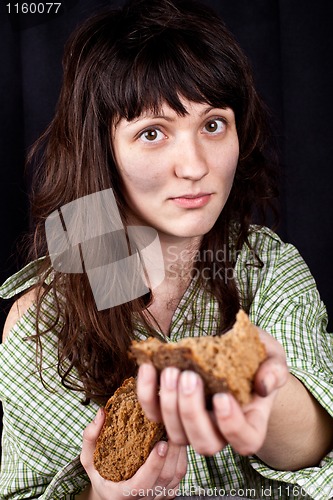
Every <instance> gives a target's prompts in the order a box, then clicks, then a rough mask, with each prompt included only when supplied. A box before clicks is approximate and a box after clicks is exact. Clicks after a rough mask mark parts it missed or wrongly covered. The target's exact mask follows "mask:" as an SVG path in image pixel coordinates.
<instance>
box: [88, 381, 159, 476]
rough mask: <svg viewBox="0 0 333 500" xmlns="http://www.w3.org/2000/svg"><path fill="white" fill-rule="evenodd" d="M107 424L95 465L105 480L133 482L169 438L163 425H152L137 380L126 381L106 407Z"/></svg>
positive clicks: (96, 453)
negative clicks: (155, 451) (137, 386)
mask: <svg viewBox="0 0 333 500" xmlns="http://www.w3.org/2000/svg"><path fill="white" fill-rule="evenodd" d="M105 413H106V416H105V422H104V426H103V428H102V430H101V433H100V435H99V437H98V440H97V443H96V449H95V453H94V465H95V467H96V469H97V470H98V472H99V474H100V475H101V476H102V477H103V478H104V479H109V480H110V481H116V482H118V481H123V480H126V479H129V478H131V477H132V476H133V475H134V474H135V473H136V471H137V470H138V468H139V467H140V466H141V465H142V464H143V463H144V462H145V461H146V459H147V457H148V455H149V453H150V452H151V450H152V448H153V446H154V445H155V443H157V441H159V440H160V439H162V438H163V437H164V435H165V429H164V426H163V424H160V423H156V422H150V421H149V420H148V419H147V417H146V416H145V415H144V413H143V410H142V408H141V405H140V403H139V401H138V399H137V395H136V388H135V379H134V378H133V377H131V378H128V379H126V380H125V381H124V383H123V384H122V386H121V387H119V389H117V390H116V392H115V393H114V395H113V396H112V397H111V398H110V399H109V401H108V402H107V404H106V406H105Z"/></svg>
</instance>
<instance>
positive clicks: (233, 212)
mask: <svg viewBox="0 0 333 500" xmlns="http://www.w3.org/2000/svg"><path fill="white" fill-rule="evenodd" d="M63 66H64V79H63V86H62V90H61V94H60V98H59V101H58V105H57V109H56V114H55V117H54V119H53V121H52V122H51V124H50V126H49V127H48V129H47V130H46V132H45V133H44V134H43V135H42V137H41V138H40V139H39V140H38V141H37V143H36V144H35V145H34V147H33V148H32V151H31V154H30V158H29V160H30V162H31V163H32V164H33V166H34V177H33V189H32V199H31V206H32V215H33V222H34V231H33V245H31V248H32V251H31V255H30V258H32V257H33V258H37V257H41V256H43V255H47V245H46V237H45V220H46V218H47V217H48V216H49V214H50V213H51V212H53V211H54V210H57V209H59V208H60V207H61V206H63V205H64V204H66V203H68V202H70V201H73V200H76V199H78V198H81V197H83V196H85V195H88V194H91V193H95V192H98V191H101V190H103V189H107V188H112V189H113V191H114V194H115V197H116V200H117V204H118V208H119V211H120V213H121V215H122V217H123V221H124V224H125V225H126V220H127V214H128V207H127V203H126V199H125V197H124V190H123V189H122V182H121V178H120V176H119V173H118V170H117V167H116V165H115V162H114V159H113V154H112V144H111V132H110V131H111V129H112V126H114V125H115V124H116V123H117V121H118V120H120V119H121V118H126V119H127V120H132V119H134V118H136V117H138V116H139V115H140V114H141V113H142V112H143V111H145V110H148V109H149V110H154V111H158V110H159V109H160V107H161V105H162V104H163V103H164V102H167V103H168V104H169V105H170V106H171V108H172V109H174V110H175V111H176V112H177V113H179V114H180V115H184V114H186V109H185V108H184V106H183V105H182V102H181V98H185V99H187V100H189V101H194V102H205V103H209V104H210V105H212V106H213V107H218V108H223V107H231V108H232V109H233V111H234V113H235V117H236V126H237V133H238V137H239V144H240V156H239V162H238V166H237V171H236V176H235V180H234V184H233V187H232V190H231V193H230V196H229V199H228V201H227V203H226V205H225V207H224V209H223V211H222V213H221V214H220V216H219V218H218V220H217V222H216V224H215V225H214V227H213V228H212V229H211V230H210V231H209V233H208V234H206V235H205V236H204V237H203V239H202V243H201V250H210V252H209V255H210V256H211V268H212V269H213V267H214V266H213V265H214V264H215V265H216V266H218V267H219V269H220V271H219V272H218V273H216V267H215V273H214V279H207V278H208V277H207V271H206V274H205V280H203V279H202V280H201V283H200V285H201V286H203V287H206V289H207V290H208V291H209V292H210V293H212V294H213V296H215V298H216V299H217V301H218V304H219V308H220V313H221V314H220V316H221V317H220V326H219V328H220V331H221V332H223V331H224V330H225V329H227V328H229V327H230V326H231V325H232V323H233V322H234V319H235V314H236V312H237V310H238V308H239V303H240V300H239V296H238V292H237V286H236V283H235V280H234V279H230V278H227V276H226V273H227V271H228V269H230V268H233V267H234V265H235V259H234V258H233V257H232V255H236V254H237V250H240V248H241V247H242V246H243V245H244V244H248V231H249V225H250V223H251V222H252V221H253V215H254V213H256V214H260V213H264V212H265V208H266V207H267V205H270V204H272V200H273V198H274V196H275V184H276V183H275V175H274V169H273V168H272V167H273V163H272V160H271V159H270V157H269V155H268V152H269V149H268V143H267V139H268V138H269V136H270V133H269V129H268V127H267V119H266V113H265V110H264V107H263V105H262V103H261V101H260V99H259V97H258V95H257V93H256V91H255V89H254V85H253V78H252V73H251V69H250V66H249V63H248V61H247V59H246V57H245V56H244V54H243V52H242V51H241V49H240V48H239V46H238V44H237V43H236V42H235V40H234V38H233V37H232V36H231V34H230V33H229V31H228V30H227V29H226V27H225V25H224V23H223V22H222V20H221V19H220V18H219V17H218V16H217V15H216V14H215V13H214V12H213V11H211V10H210V9H209V8H208V7H206V6H203V5H200V4H198V3H196V2H194V1H190V0H133V1H131V2H129V3H127V4H126V5H125V7H123V8H121V9H117V10H111V11H110V10H109V11H107V12H103V13H101V14H99V15H97V16H95V17H93V18H92V19H89V20H88V21H87V22H85V23H84V24H83V25H82V26H81V27H79V28H78V29H77V30H76V31H75V32H74V34H73V35H72V37H71V39H70V40H69V42H68V44H67V46H66V49H65V56H64V61H63ZM231 228H232V233H231ZM230 245H232V247H233V249H234V250H235V251H236V253H235V252H234V253H232V252H230V253H226V258H225V259H224V260H223V262H221V259H220V260H219V261H216V262H215V260H216V259H215V257H214V256H215V255H217V254H218V250H219V249H221V248H230ZM207 255H208V254H207ZM195 265H196V267H197V268H198V270H199V271H200V266H203V265H204V266H207V260H206V262H204V263H201V262H200V261H198V262H196V264H195ZM49 266H50V261H49V259H48V258H47V259H46V260H45V261H44V263H43V265H42V266H41V283H43V287H42V288H41V292H40V294H39V298H38V315H39V314H40V313H41V312H42V309H43V302H44V299H45V297H46V295H47V294H49V293H52V294H53V300H54V301H55V304H56V306H57V308H58V318H57V320H55V321H54V322H51V321H50V324H49V326H48V329H46V330H44V331H41V329H40V328H37V334H36V338H37V340H38V341H37V345H39V347H40V346H41V342H40V338H41V336H42V335H46V334H47V332H48V331H50V330H52V328H54V327H55V323H56V322H57V321H58V319H59V318H61V324H62V325H63V326H62V327H61V329H60V327H59V325H58V329H59V330H60V332H59V366H58V369H59V373H60V375H61V378H62V381H63V383H64V384H65V385H67V386H69V387H70V388H72V389H78V390H83V391H84V393H85V395H86V397H87V398H88V399H89V398H96V399H97V398H101V399H105V398H107V397H108V396H109V395H110V394H111V393H112V392H113V391H114V390H115V388H117V387H118V386H119V384H120V383H121V381H122V380H123V379H124V378H125V377H126V376H129V375H130V374H133V373H134V371H135V366H134V365H133V363H132V361H130V360H129V359H128V356H127V351H128V347H129V344H130V341H131V339H132V338H133V335H134V333H133V331H134V324H133V318H134V317H138V315H139V317H140V318H141V320H142V322H143V323H144V324H145V325H146V328H147V329H148V331H150V333H151V334H152V335H153V334H154V332H153V330H152V329H151V327H150V324H149V322H148V321H147V319H146V315H144V314H143V310H144V308H145V306H146V303H145V300H144V298H139V299H136V300H133V301H131V302H128V303H126V304H122V305H120V306H116V307H113V308H110V309H108V310H104V311H98V310H97V308H96V305H95V302H94V299H93V296H92V292H91V290H90V285H89V282H88V280H87V276H86V275H85V274H78V275H75V274H61V273H58V272H56V271H54V270H52V271H50V270H49ZM47 274H51V275H52V279H49V280H47V281H45V276H46V275H47ZM197 274H198V276H200V275H201V273H200V272H198V273H197ZM199 281H200V278H199ZM45 283H49V284H48V285H47V284H45ZM40 359H41V358H40ZM73 368H75V369H76V370H77V371H78V374H79V380H75V379H74V376H73V373H75V370H73Z"/></svg>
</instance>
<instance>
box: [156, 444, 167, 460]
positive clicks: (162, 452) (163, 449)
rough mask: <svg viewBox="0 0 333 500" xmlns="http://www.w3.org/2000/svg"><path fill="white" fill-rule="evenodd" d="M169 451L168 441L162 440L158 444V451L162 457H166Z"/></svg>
mask: <svg viewBox="0 0 333 500" xmlns="http://www.w3.org/2000/svg"><path fill="white" fill-rule="evenodd" d="M167 451H168V443H167V442H165V441H160V442H159V443H158V445H157V453H158V454H159V456H160V457H165V455H166V454H167Z"/></svg>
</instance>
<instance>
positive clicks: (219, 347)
mask: <svg viewBox="0 0 333 500" xmlns="http://www.w3.org/2000/svg"><path fill="white" fill-rule="evenodd" d="M131 354H132V356H133V357H134V358H135V359H136V361H137V363H138V365H141V364H142V363H147V362H148V363H153V365H154V366H155V368H156V369H157V370H158V371H159V372H160V371H162V370H163V369H164V368H166V367H167V366H175V367H177V368H179V369H180V370H182V371H183V370H193V371H195V372H196V373H198V374H199V375H200V376H201V377H202V379H203V381H204V387H205V395H206V398H207V400H208V401H209V400H210V399H211V396H212V395H213V394H215V393H217V392H227V391H228V392H231V393H232V394H233V395H234V397H235V398H236V399H237V400H238V402H239V403H240V404H242V405H243V404H246V403H248V402H249V401H250V400H251V393H252V390H253V379H254V375H255V373H256V371H257V369H258V367H259V365H260V363H261V362H262V361H263V360H264V359H265V358H266V349H265V346H264V345H263V344H262V342H261V341H260V338H259V333H258V329H257V328H256V327H255V326H254V325H253V324H252V323H251V322H250V320H249V318H248V316H247V314H246V313H245V312H244V311H242V310H241V311H239V312H238V314H237V319H236V323H235V325H234V327H233V328H232V330H230V331H229V332H227V333H226V334H224V335H222V336H221V337H212V336H203V337H191V338H184V339H182V340H180V341H179V342H177V343H170V344H165V343H163V342H160V341H159V340H157V339H156V338H149V339H147V340H145V341H141V342H137V341H133V342H132V345H131Z"/></svg>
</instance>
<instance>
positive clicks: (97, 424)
mask: <svg viewBox="0 0 333 500" xmlns="http://www.w3.org/2000/svg"><path fill="white" fill-rule="evenodd" d="M104 420H105V413H104V409H103V408H100V409H99V410H98V412H97V414H96V417H95V418H94V420H93V421H92V422H91V423H90V424H89V425H87V427H86V428H85V429H84V431H83V439H82V451H81V454H80V460H81V463H82V465H83V467H84V468H85V470H86V471H87V472H88V469H90V468H91V467H93V457H94V451H95V448H96V441H97V438H98V436H99V434H100V432H101V430H102V427H103V424H104Z"/></svg>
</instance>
